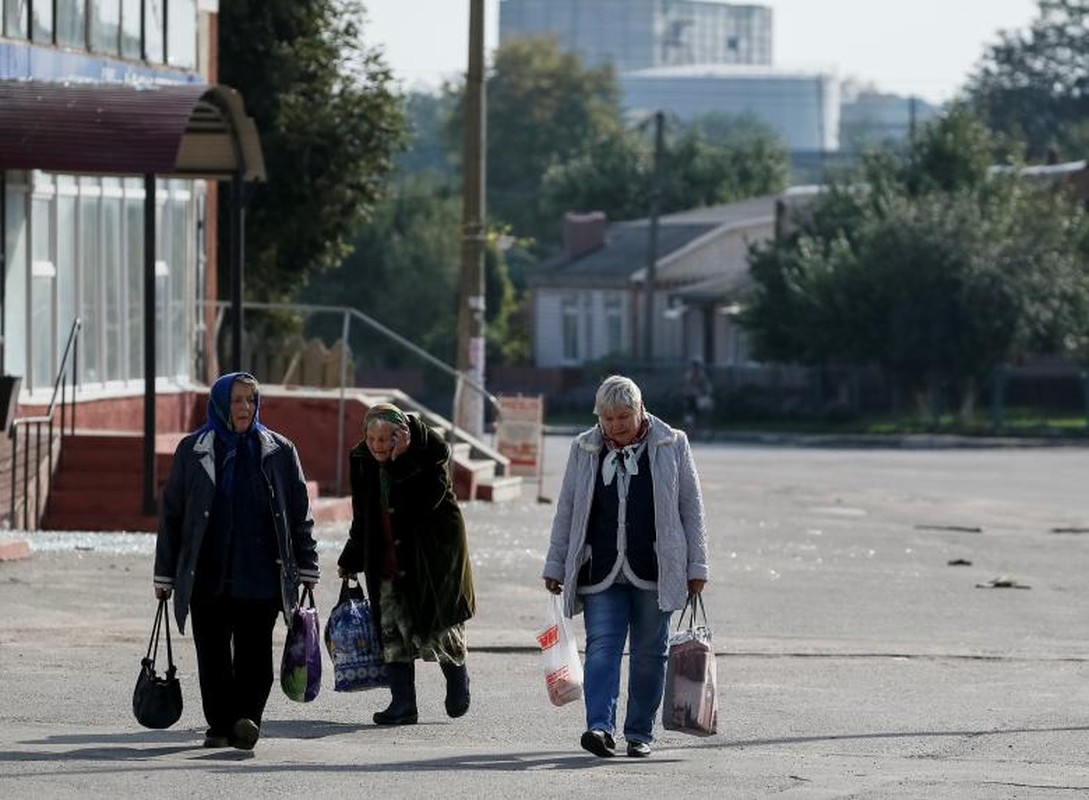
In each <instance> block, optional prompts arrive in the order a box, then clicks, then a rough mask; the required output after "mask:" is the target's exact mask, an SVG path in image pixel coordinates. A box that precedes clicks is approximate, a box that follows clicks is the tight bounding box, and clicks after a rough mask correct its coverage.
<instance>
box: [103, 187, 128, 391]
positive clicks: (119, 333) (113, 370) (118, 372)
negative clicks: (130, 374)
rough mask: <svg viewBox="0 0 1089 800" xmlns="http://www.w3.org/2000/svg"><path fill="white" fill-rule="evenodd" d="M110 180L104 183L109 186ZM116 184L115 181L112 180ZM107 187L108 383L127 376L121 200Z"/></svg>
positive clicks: (105, 317)
mask: <svg viewBox="0 0 1089 800" xmlns="http://www.w3.org/2000/svg"><path fill="white" fill-rule="evenodd" d="M107 180H108V179H103V183H106V181H107ZM112 180H114V181H116V179H112ZM110 188H112V187H104V191H103V198H102V284H103V286H102V288H103V294H104V297H103V300H104V303H103V306H102V322H103V334H104V339H105V346H106V347H105V351H104V353H103V355H104V356H105V364H104V365H103V366H104V369H105V371H106V372H105V379H106V380H108V381H117V380H122V379H124V377H125V374H124V369H123V367H124V363H125V362H124V352H125V351H124V347H125V342H124V333H125V332H124V330H123V328H122V324H123V321H124V313H125V307H124V296H123V295H122V293H121V289H122V286H121V282H122V277H123V273H122V263H121V255H122V254H121V196H120V191H117V190H113V191H109V189H110Z"/></svg>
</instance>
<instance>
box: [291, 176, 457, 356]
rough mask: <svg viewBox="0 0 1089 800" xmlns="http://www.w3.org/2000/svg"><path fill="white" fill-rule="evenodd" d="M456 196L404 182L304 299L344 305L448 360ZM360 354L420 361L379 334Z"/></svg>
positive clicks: (420, 182)
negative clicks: (340, 259)
mask: <svg viewBox="0 0 1089 800" xmlns="http://www.w3.org/2000/svg"><path fill="white" fill-rule="evenodd" d="M460 229H461V199H460V197H459V196H458V195H457V194H455V193H453V192H452V191H450V190H449V189H447V188H443V187H442V186H439V185H436V184H435V183H434V182H433V181H431V180H428V179H426V178H413V179H409V180H406V181H405V182H404V183H403V184H401V185H400V186H398V187H397V188H396V190H394V191H392V192H391V194H390V196H389V197H387V198H385V199H383V200H382V201H380V202H379V204H378V206H377V208H376V209H375V211H374V213H373V215H372V217H371V220H370V221H369V222H368V223H367V224H366V225H364V226H363V227H361V228H360V230H359V231H358V233H357V235H356V237H355V241H354V243H353V250H352V254H351V255H350V256H348V257H347V258H346V259H344V261H343V263H342V264H341V265H340V266H339V267H337V268H336V269H334V270H331V271H329V272H326V273H324V274H322V275H319V276H316V277H315V278H314V279H313V280H312V281H311V283H310V285H309V286H308V287H307V288H306V290H305V292H304V293H303V298H302V299H303V301H304V302H311V303H320V304H326V305H336V306H349V307H352V308H357V309H359V310H360V311H362V312H363V313H365V314H367V315H369V316H371V317H374V318H375V319H376V320H378V321H379V322H381V323H383V324H385V325H388V326H390V327H392V328H393V329H394V330H396V331H397V332H398V333H400V334H401V335H405V336H406V337H407V338H409V339H410V340H411V341H412V342H413V343H415V344H417V345H419V346H421V347H423V348H425V349H426V350H428V351H429V352H431V353H432V355H434V356H435V357H436V358H439V359H441V360H443V361H445V362H447V363H450V364H452V363H454V360H455V351H454V346H455V343H456V339H457V336H456V298H457V282H458V274H459V260H458V259H459V253H460V250H461V242H460V235H461V233H460ZM356 349H357V352H358V353H359V355H358V358H360V359H362V360H363V362H364V363H367V364H371V365H376V366H387V367H394V366H405V365H409V366H419V364H418V363H417V362H416V361H415V356H413V355H412V354H411V353H410V352H408V351H407V350H405V349H404V348H402V347H401V346H399V345H396V344H394V343H392V342H389V341H387V340H385V339H383V338H381V337H379V336H377V335H375V336H371V335H369V334H368V336H367V345H366V348H365V349H363V350H362V351H360V348H356Z"/></svg>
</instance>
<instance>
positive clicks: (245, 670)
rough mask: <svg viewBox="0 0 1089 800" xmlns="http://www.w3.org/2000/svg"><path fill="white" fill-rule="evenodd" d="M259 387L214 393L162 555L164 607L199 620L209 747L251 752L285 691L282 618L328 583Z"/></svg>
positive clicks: (196, 639)
mask: <svg viewBox="0 0 1089 800" xmlns="http://www.w3.org/2000/svg"><path fill="white" fill-rule="evenodd" d="M260 405H261V394H260V388H259V386H258V383H257V380H256V379H255V378H254V377H253V376H252V375H249V374H248V373H245V372H232V373H229V374H227V375H223V376H222V377H221V378H219V379H218V380H217V381H216V382H215V383H214V384H213V386H212V389H211V392H210V394H209V398H208V419H207V422H206V423H205V424H204V425H203V426H202V427H201V428H199V429H198V430H197V431H195V432H194V433H191V434H189V435H188V436H186V437H185V438H184V439H183V440H182V441H181V443H180V444H179V445H178V447H177V450H176V451H175V452H174V464H173V467H172V468H171V471H170V478H169V479H168V480H167V483H166V487H165V488H164V490H163V499H162V509H161V513H160V515H159V534H158V540H157V543H156V549H155V596H156V597H158V598H167V597H170V596H171V594H173V595H174V613H175V616H176V617H177V620H178V629H179V630H181V631H184V630H185V620H186V616H187V614H188V613H189V612H190V611H192V614H193V643H194V645H195V646H196V651H197V670H198V672H199V676H200V694H201V703H202V705H203V708H204V717H205V719H206V720H207V722H208V730H207V732H206V734H205V736H204V746H205V747H227V746H233V747H237V748H239V749H242V750H250V749H252V748H253V746H254V745H255V744H256V743H257V739H258V738H259V736H260V729H261V717H262V715H263V714H264V710H265V704H266V703H267V702H268V696H269V692H270V690H271V688H272V682H273V652H272V632H273V628H274V627H275V623H276V617H277V615H279V614H280V613H284V614H285V615H286V614H288V613H289V612H291V611H292V610H293V609H294V608H295V606H296V605H297V603H298V594H299V584H300V583H301V584H302V585H303V586H308V587H311V588H312V587H313V586H314V584H316V583H317V581H318V574H319V573H318V554H317V546H316V544H315V542H314V537H313V535H312V528H313V525H314V522H313V518H312V517H311V514H310V500H309V498H308V496H307V491H306V481H305V479H304V477H303V471H302V466H301V465H300V463H299V457H298V454H297V453H296V451H295V446H294V445H293V444H292V443H291V442H290V441H288V440H287V439H285V438H284V437H283V436H281V435H280V434H278V433H275V432H274V431H271V430H269V429H268V428H266V427H265V426H264V425H262V424H261V422H260V420H259V418H258V417H259V410H260Z"/></svg>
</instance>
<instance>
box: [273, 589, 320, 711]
mask: <svg viewBox="0 0 1089 800" xmlns="http://www.w3.org/2000/svg"><path fill="white" fill-rule="evenodd" d="M308 599H309V601H310V604H309V605H308V606H307V605H304V604H305V603H306V601H307V600H308ZM320 642H321V637H320V636H319V634H318V609H317V608H316V607H315V606H314V590H313V589H312V588H311V587H309V586H307V587H306V588H304V589H303V593H302V601H301V602H300V603H299V605H298V606H296V608H295V610H294V611H293V612H292V614H291V624H290V627H289V628H288V631H287V640H286V641H285V642H284V655H283V658H282V659H281V660H280V687H281V688H282V689H283V690H284V694H285V695H287V696H288V698H289V699H291V700H294V701H296V702H298V703H309V702H310V701H311V700H313V699H314V698H315V697H317V696H318V692H319V691H321V646H320Z"/></svg>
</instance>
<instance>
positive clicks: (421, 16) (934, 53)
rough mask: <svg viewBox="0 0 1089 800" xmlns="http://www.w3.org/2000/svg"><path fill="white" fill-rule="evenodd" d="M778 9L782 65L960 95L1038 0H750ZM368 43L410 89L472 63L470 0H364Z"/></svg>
mask: <svg viewBox="0 0 1089 800" xmlns="http://www.w3.org/2000/svg"><path fill="white" fill-rule="evenodd" d="M747 2H751V3H755V4H757V5H765V6H770V7H771V9H772V12H773V15H774V16H773V20H774V21H773V26H774V33H773V44H772V48H773V53H774V56H773V58H774V62H775V63H774V66H776V67H781V68H787V69H790V68H794V69H804V70H814V69H821V70H826V71H832V72H834V73H835V74H837V75H838V76H839V77H841V78H853V79H858V80H860V81H862V82H863V83H866V84H873V85H875V86H876V88H877V89H878V90H880V91H883V92H890V93H894V94H901V95H915V96H918V97H921V98H923V99H925V100H927V101H929V102H933V103H941V102H944V101H946V100H949V99H951V98H952V97H953V96H954V95H955V94H956V92H957V90H958V89H959V88H960V87H961V86H962V85H963V84H964V82H965V80H966V79H967V77H968V75H969V74H970V72H971V71H972V68H973V66H974V65H975V64H976V62H977V61H978V60H979V58H980V56H981V55H982V54H983V53H984V51H985V49H986V47H987V45H988V44H990V43H993V42H995V41H997V34H998V31H999V30H1003V29H1005V30H1015V29H1024V28H1026V27H1027V26H1028V24H1029V23H1030V22H1031V21H1032V19H1033V18H1034V17H1035V16H1036V9H1037V0H763V2H761V0H747ZM364 3H365V5H366V7H367V10H368V18H369V24H368V26H367V28H365V30H364V39H365V41H366V42H367V43H368V44H370V45H372V46H380V47H381V48H382V49H383V50H384V51H385V56H386V63H388V64H389V65H390V66H391V67H392V68H393V70H394V72H395V73H396V75H397V77H398V78H399V79H400V80H401V81H402V82H403V85H404V86H405V88H407V89H416V88H426V87H437V86H439V85H440V84H441V82H442V80H443V79H444V78H449V77H456V76H457V75H458V74H459V73H462V72H464V71H465V68H466V64H467V61H468V55H467V50H468V40H469V0H364ZM484 20H485V46H486V48H487V50H488V51H489V52H490V51H491V50H493V49H494V48H495V47H496V46H497V45H498V42H499V0H485V3H484Z"/></svg>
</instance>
